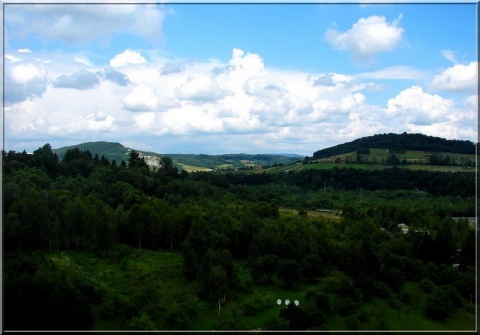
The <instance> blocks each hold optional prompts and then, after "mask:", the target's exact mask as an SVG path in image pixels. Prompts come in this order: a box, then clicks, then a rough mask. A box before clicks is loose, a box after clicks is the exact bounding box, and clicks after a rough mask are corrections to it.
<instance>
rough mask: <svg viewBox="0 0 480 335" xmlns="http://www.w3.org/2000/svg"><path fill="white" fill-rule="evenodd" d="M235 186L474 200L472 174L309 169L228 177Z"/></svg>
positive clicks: (226, 177)
mask: <svg viewBox="0 0 480 335" xmlns="http://www.w3.org/2000/svg"><path fill="white" fill-rule="evenodd" d="M212 178H214V177H212ZM218 178H219V179H222V178H225V179H226V180H227V181H228V183H230V184H234V185H240V184H248V185H265V184H269V183H285V184H287V185H295V186H299V187H302V188H305V189H309V190H321V189H325V188H329V189H334V190H352V191H353V190H360V189H363V190H369V191H375V190H400V189H403V190H420V191H425V192H428V193H430V194H432V195H454V196H457V195H458V196H462V197H473V196H475V174H474V173H472V172H439V171H414V170H409V169H401V168H399V167H392V168H390V169H384V170H373V171H368V170H362V169H354V168H338V167H334V168H332V169H326V170H315V169H306V170H304V171H301V172H298V173H293V172H292V173H286V174H266V173H263V174H233V173H232V174H227V175H225V177H223V176H221V177H218Z"/></svg>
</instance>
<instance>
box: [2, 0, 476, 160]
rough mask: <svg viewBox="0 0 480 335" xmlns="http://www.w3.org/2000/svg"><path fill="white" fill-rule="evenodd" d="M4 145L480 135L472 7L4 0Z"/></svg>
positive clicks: (147, 146) (324, 143)
mask: <svg viewBox="0 0 480 335" xmlns="http://www.w3.org/2000/svg"><path fill="white" fill-rule="evenodd" d="M3 20H4V31H3V43H4V49H3V51H4V58H3V62H4V73H3V89H4V105H3V116H4V120H3V122H4V124H3V137H4V143H3V148H4V150H7V151H9V150H14V151H18V152H21V151H23V150H26V151H27V152H33V151H34V150H36V149H38V148H39V147H42V146H43V145H44V144H46V143H50V145H51V146H52V148H60V147H63V146H67V145H74V144H79V143H83V142H90V141H112V142H119V143H121V144H123V145H125V146H127V147H129V148H133V149H137V150H144V151H153V152H157V153H165V154H168V153H193V154H225V153H251V154H255V153H296V154H300V155H310V156H311V155H312V154H313V152H315V151H317V150H320V149H324V148H328V147H330V146H333V145H337V144H341V143H345V142H349V141H352V140H355V139H357V138H360V137H365V136H372V135H375V134H382V133H403V132H407V133H422V134H426V135H431V136H440V137H444V138H447V139H460V140H470V141H473V142H477V141H478V35H477V27H478V5H477V4H476V3H470V4H458V3H457V4H455V3H450V4H440V3H424V4H401V3H396V4H388V3H386V4H368V3H363V4H360V3H356V4H334V3H322V4H316V3H308V4H293V3H290V4H286V3H283V4H282V3H276V4H275V3H270V4H260V3H254V2H253V3H248V4H246V3H243V4H186V3H171V4H161V5H160V4H137V3H117V4H106V3H103V4H88V3H83V4H40V3H38V4H19V3H15V2H10V3H4V4H3Z"/></svg>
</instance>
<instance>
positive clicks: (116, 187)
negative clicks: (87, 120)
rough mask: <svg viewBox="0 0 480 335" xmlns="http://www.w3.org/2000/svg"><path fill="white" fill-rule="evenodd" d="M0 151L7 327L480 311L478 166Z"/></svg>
mask: <svg viewBox="0 0 480 335" xmlns="http://www.w3.org/2000/svg"><path fill="white" fill-rule="evenodd" d="M2 162H3V171H2V172H3V236H4V263H3V264H4V265H3V267H4V271H3V275H4V277H3V283H4V306H5V312H4V315H5V319H4V328H5V329H7V330H92V329H96V330H98V329H110V330H152V329H166V330H168V329H210V330H211V329H217V330H222V329H224V330H228V329H258V328H261V329H263V330H290V329H293V330H307V329H310V330H345V329H348V330H358V329H361V330H365V329H367V330H368V329H370V330H388V329H391V330H395V329H400V328H399V327H407V328H401V329H413V330H415V329H418V328H417V327H423V328H422V329H423V330H430V329H442V330H443V329H453V330H456V329H457V330H458V329H462V330H465V329H468V330H473V329H474V327H475V311H476V307H475V302H476V296H475V292H476V287H475V284H476V281H475V280H476V277H475V269H476V268H475V260H476V257H475V245H476V238H477V236H476V229H475V228H474V227H472V223H471V222H470V221H469V220H468V219H467V217H473V216H475V213H476V199H475V180H476V179H475V173H473V172H455V173H448V172H430V171H410V170H402V169H399V168H391V169H384V170H379V171H363V170H355V169H347V168H342V169H340V168H333V169H330V170H305V171H302V172H297V173H283V174H276V175H271V174H266V173H259V174H253V173H252V174H247V173H187V172H186V171H179V170H178V169H177V168H176V166H175V165H174V164H173V161H172V159H171V158H170V157H166V156H163V157H161V158H159V164H158V165H159V167H158V168H152V167H149V166H148V165H147V163H146V162H145V160H144V159H143V158H142V157H140V155H139V153H138V152H136V151H135V150H133V151H131V152H130V154H129V156H128V158H127V160H126V161H121V162H117V161H110V160H109V159H108V158H106V157H105V156H101V157H99V155H98V154H95V155H92V153H91V152H89V151H82V150H79V149H78V148H72V149H69V150H67V151H66V152H65V154H64V156H63V159H61V160H60V159H59V158H58V156H57V155H56V154H55V153H54V152H53V151H52V148H51V147H50V145H49V144H46V145H45V146H43V147H41V148H39V149H38V150H36V151H34V152H33V154H27V153H26V152H25V151H24V152H21V153H19V152H14V151H9V152H3V161H2ZM404 228H407V229H406V230H405V229H404ZM100 264H102V267H103V268H102V269H101V270H100V269H99V266H100ZM281 294H282V295H283V296H280V295H281ZM284 296H291V297H292V301H293V298H294V297H295V299H298V300H297V301H299V304H298V306H297V304H294V303H291V304H289V305H286V306H283V305H282V306H277V303H276V301H277V298H282V299H285V298H284ZM283 303H284V302H283V301H282V304H283ZM389 311H395V313H398V315H397V316H392V315H390V314H387V313H390V312H389ZM392 313H393V312H392ZM398 320H401V321H402V322H403V321H405V320H409V323H407V322H406V321H405V322H404V323H402V324H401V325H399V324H398V323H397V322H398ZM410 320H411V323H410ZM414 320H415V321H414ZM415 322H417V323H415ZM408 327H410V328H408Z"/></svg>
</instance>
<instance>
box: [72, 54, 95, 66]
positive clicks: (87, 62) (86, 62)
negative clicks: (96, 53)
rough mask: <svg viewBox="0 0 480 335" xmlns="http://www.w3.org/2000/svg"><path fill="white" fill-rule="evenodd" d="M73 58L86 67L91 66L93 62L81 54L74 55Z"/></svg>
mask: <svg viewBox="0 0 480 335" xmlns="http://www.w3.org/2000/svg"><path fill="white" fill-rule="evenodd" d="M73 60H74V61H75V62H78V63H80V64H84V65H86V66H88V67H92V66H93V64H92V63H91V62H90V60H89V59H88V58H87V57H83V56H76V57H73Z"/></svg>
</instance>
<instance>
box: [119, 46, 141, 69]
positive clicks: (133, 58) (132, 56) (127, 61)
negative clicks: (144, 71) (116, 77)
mask: <svg viewBox="0 0 480 335" xmlns="http://www.w3.org/2000/svg"><path fill="white" fill-rule="evenodd" d="M146 62H147V61H146V59H145V58H144V57H143V56H142V54H140V53H139V52H137V51H133V50H130V49H127V50H125V51H124V52H122V53H121V54H118V55H116V56H115V57H113V58H112V59H111V60H110V66H111V67H121V66H126V65H134V64H143V63H146Z"/></svg>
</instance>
